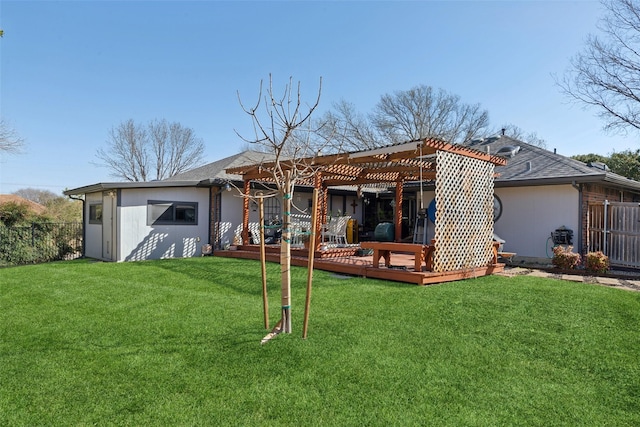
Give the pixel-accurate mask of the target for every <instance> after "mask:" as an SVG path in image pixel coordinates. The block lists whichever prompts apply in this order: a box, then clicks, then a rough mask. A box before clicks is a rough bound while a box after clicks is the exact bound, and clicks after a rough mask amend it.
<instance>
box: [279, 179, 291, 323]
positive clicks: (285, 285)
mask: <svg viewBox="0 0 640 427" xmlns="http://www.w3.org/2000/svg"><path fill="white" fill-rule="evenodd" d="M291 197H293V189H292V188H291V173H290V172H289V171H287V175H286V179H285V185H284V194H283V201H282V239H281V242H280V275H281V282H282V283H281V284H282V332H285V333H287V334H290V333H291V223H290V221H291V218H290V217H291Z"/></svg>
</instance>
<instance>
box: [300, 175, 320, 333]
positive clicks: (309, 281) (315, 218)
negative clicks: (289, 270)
mask: <svg viewBox="0 0 640 427" xmlns="http://www.w3.org/2000/svg"><path fill="white" fill-rule="evenodd" d="M318 191H319V189H318V188H317V187H316V188H314V189H313V204H312V206H313V210H312V214H311V230H313V232H314V233H315V232H316V230H317V229H318V228H317V227H316V226H317V224H318V206H317V205H318ZM313 237H314V239H313V240H314V241H315V240H316V239H315V236H313ZM314 257H315V250H314V249H313V247H310V248H309V260H308V263H307V296H306V298H305V302H304V322H303V323H302V338H304V339H306V338H307V330H308V327H309V309H310V307H311V284H312V283H313V260H314Z"/></svg>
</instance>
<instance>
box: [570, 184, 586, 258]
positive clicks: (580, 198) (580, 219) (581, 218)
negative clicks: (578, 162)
mask: <svg viewBox="0 0 640 427" xmlns="http://www.w3.org/2000/svg"><path fill="white" fill-rule="evenodd" d="M571 186H572V187H573V188H575V189H576V190H578V224H579V225H580V233H578V236H577V237H578V242H577V243H578V253H579V254H582V256H583V257H584V256H585V255H586V250H584V248H583V240H584V239H583V231H584V232H586V228H585V227H586V224H585V223H584V215H583V213H584V206H582V202H583V196H582V184H576V181H575V180H574V181H572V182H571Z"/></svg>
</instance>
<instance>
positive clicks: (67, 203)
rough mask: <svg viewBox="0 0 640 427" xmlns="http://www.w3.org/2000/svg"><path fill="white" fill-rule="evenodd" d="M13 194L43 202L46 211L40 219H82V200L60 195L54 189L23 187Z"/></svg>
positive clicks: (39, 202)
mask: <svg viewBox="0 0 640 427" xmlns="http://www.w3.org/2000/svg"><path fill="white" fill-rule="evenodd" d="M13 194H15V195H16V196H20V197H22V198H23V199H26V200H30V201H32V202H35V203H38V204H41V205H42V206H44V208H45V211H44V212H43V213H42V218H40V220H46V221H53V222H78V221H81V220H82V202H81V201H79V200H71V199H69V198H68V197H66V196H59V195H57V194H56V193H54V192H53V191H49V190H40V189H37V188H31V187H29V188H21V189H20V190H17V191H14V192H13Z"/></svg>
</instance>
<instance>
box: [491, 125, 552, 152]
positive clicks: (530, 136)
mask: <svg viewBox="0 0 640 427" xmlns="http://www.w3.org/2000/svg"><path fill="white" fill-rule="evenodd" d="M494 133H497V132H494ZM500 133H501V134H503V135H507V136H509V137H511V138H513V139H518V140H520V141H523V142H526V143H527V144H531V145H535V146H537V147H540V148H546V147H547V141H545V140H544V139H542V138H540V137H539V136H538V134H537V132H529V133H527V132H525V131H524V130H523V129H522V128H521V127H519V126H516V125H514V124H513V123H509V124H505V125H502V127H501V128H500Z"/></svg>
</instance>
